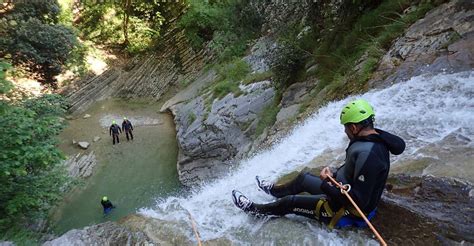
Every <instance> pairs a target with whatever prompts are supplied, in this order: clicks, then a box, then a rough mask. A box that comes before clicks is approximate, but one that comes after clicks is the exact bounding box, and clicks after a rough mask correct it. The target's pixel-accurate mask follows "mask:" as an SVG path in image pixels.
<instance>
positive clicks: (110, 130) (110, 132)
mask: <svg viewBox="0 0 474 246" xmlns="http://www.w3.org/2000/svg"><path fill="white" fill-rule="evenodd" d="M112 127H113V126H110V128H109V135H110V136H112Z"/></svg>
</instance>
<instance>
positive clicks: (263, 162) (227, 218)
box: [139, 72, 474, 245]
mask: <svg viewBox="0 0 474 246" xmlns="http://www.w3.org/2000/svg"><path fill="white" fill-rule="evenodd" d="M354 98H364V99H366V100H368V101H369V102H371V104H372V105H373V106H374V109H375V114H376V117H375V118H376V127H378V128H381V129H384V130H386V131H389V132H392V133H394V134H397V135H399V136H401V137H403V138H404V139H405V140H406V143H407V149H406V151H405V153H404V154H403V155H402V156H404V155H412V154H414V153H415V152H416V150H418V149H419V148H422V147H423V146H426V145H427V144H429V143H432V142H435V141H438V140H440V139H442V138H444V137H445V136H447V135H448V134H450V133H451V132H453V131H455V130H458V129H467V130H466V131H464V132H465V134H466V136H465V137H467V138H470V139H473V137H474V136H473V132H474V130H473V126H472V122H474V113H473V112H474V72H464V73H457V74H450V75H445V74H441V75H437V76H434V77H429V76H418V77H414V78H412V79H410V80H409V81H406V82H403V83H399V84H395V85H393V86H391V87H389V88H386V89H383V90H374V91H370V92H368V93H365V94H363V95H359V96H353V97H349V98H346V99H345V100H342V101H337V102H331V103H329V104H328V105H326V106H325V107H323V108H321V109H319V110H318V111H317V112H316V113H314V114H313V115H312V116H311V117H310V118H309V119H307V120H306V121H305V122H304V123H303V124H301V125H300V126H298V127H296V128H295V129H294V130H293V131H292V132H291V134H289V136H288V137H286V138H285V139H282V140H281V141H280V142H279V143H277V144H276V145H275V146H273V148H271V149H270V150H266V151H264V152H262V153H259V154H257V155H255V156H254V157H252V158H251V159H248V160H243V161H241V163H240V164H239V167H238V168H237V169H236V170H235V171H233V172H231V173H229V174H228V175H227V176H226V177H222V178H221V179H220V180H217V181H215V182H213V183H210V184H207V185H204V186H203V187H201V188H200V189H199V190H197V191H194V192H192V194H189V195H184V196H183V197H169V198H167V199H164V200H160V201H159V202H157V205H156V207H154V208H142V209H140V210H139V213H141V214H143V215H145V216H149V217H153V218H158V219H162V220H167V221H188V220H189V218H188V217H187V211H189V212H190V213H191V214H192V215H193V216H194V219H195V221H196V223H197V226H198V228H199V232H200V234H201V237H202V239H203V240H209V239H214V238H221V237H226V238H229V239H230V240H235V241H236V242H239V243H241V244H250V243H252V242H251V241H246V240H247V239H245V237H242V236H239V235H241V234H245V233H248V234H255V233H257V232H258V230H260V229H261V228H262V227H264V225H265V223H266V221H262V220H259V219H254V218H252V217H250V216H248V215H246V214H245V213H243V212H242V211H240V210H239V209H237V208H236V207H235V206H234V205H233V203H232V200H231V198H230V195H231V191H232V189H238V190H240V191H242V192H243V193H244V194H245V195H247V196H248V197H249V198H251V199H252V200H253V201H256V202H269V201H272V198H271V197H270V196H268V195H266V194H265V193H263V192H261V191H260V192H259V191H257V189H256V187H255V184H254V177H255V175H260V176H262V177H265V178H266V179H267V180H276V179H277V178H278V177H280V176H281V175H284V174H286V173H288V172H291V171H294V170H297V169H299V168H302V167H304V166H305V165H306V164H307V163H308V162H309V161H311V160H312V159H313V158H315V157H317V156H318V155H320V154H321V153H323V152H325V151H330V150H341V149H344V148H345V147H346V145H347V143H348V140H347V137H346V136H345V134H344V129H343V126H341V125H340V124H339V113H340V109H341V108H342V107H343V105H344V104H345V103H347V102H348V101H349V100H353V99H354ZM396 160H397V158H392V163H394V162H396ZM302 221H306V220H304V219H303V220H302ZM306 222H307V221H306ZM302 223H303V222H302ZM307 224H308V225H310V226H306V227H307V228H308V229H309V231H311V232H312V233H313V235H312V236H311V237H314V238H315V240H316V241H320V240H319V239H318V238H320V237H321V235H324V239H321V240H324V241H320V242H324V244H328V245H332V244H337V245H339V244H343V243H347V240H349V243H348V244H351V243H350V240H357V238H361V237H365V236H360V235H359V234H357V233H356V232H345V233H346V234H340V233H339V234H336V233H332V232H328V231H327V230H326V228H325V227H324V226H320V225H319V224H317V223H307ZM280 226H282V227H285V224H284V223H283V224H282V225H280ZM286 230H287V231H288V230H292V229H291V228H290V227H288V228H286ZM274 237H278V235H274ZM341 237H344V238H345V239H346V240H341ZM190 238H192V234H190ZM248 240H251V239H248ZM305 240H306V239H305Z"/></svg>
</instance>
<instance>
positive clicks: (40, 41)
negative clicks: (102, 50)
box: [0, 1, 78, 84]
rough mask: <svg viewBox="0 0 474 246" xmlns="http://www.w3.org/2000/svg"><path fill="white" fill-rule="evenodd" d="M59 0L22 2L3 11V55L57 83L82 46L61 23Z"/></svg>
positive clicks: (0, 24)
mask: <svg viewBox="0 0 474 246" xmlns="http://www.w3.org/2000/svg"><path fill="white" fill-rule="evenodd" d="M59 10H60V8H59V5H58V4H57V2H56V1H45V4H40V3H39V2H37V1H32V2H29V3H27V2H20V3H18V4H15V6H14V7H13V8H12V9H11V10H10V11H6V12H4V13H2V14H0V19H1V20H2V21H0V34H1V36H0V55H1V56H2V57H8V59H10V62H11V63H12V64H13V65H14V66H15V67H16V68H17V69H20V70H23V71H26V72H28V73H29V74H30V75H32V76H33V77H36V78H37V79H38V80H40V81H41V82H44V83H51V84H54V82H55V78H54V77H55V76H56V75H58V74H59V73H61V71H62V69H63V66H65V65H66V63H67V61H68V58H69V55H70V54H71V53H72V51H73V50H74V49H75V47H77V46H78V42H77V39H76V36H75V34H74V32H73V31H72V29H71V28H68V27H66V26H64V25H62V24H58V23H57V21H58V14H59Z"/></svg>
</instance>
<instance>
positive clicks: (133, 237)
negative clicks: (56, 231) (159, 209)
mask: <svg viewBox="0 0 474 246" xmlns="http://www.w3.org/2000/svg"><path fill="white" fill-rule="evenodd" d="M152 244H153V241H152V240H151V239H150V238H148V237H147V236H146V235H145V233H143V232H141V231H132V230H130V229H128V228H127V227H124V226H121V225H119V224H117V223H115V222H106V223H102V224H98V225H94V226H89V227H85V228H83V229H81V230H77V229H74V230H70V231H68V232H66V233H65V234H64V235H62V236H61V237H59V238H56V239H54V240H51V241H47V242H45V243H44V244H43V246H56V245H58V246H60V245H61V246H62V245H152Z"/></svg>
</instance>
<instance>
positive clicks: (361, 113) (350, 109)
mask: <svg viewBox="0 0 474 246" xmlns="http://www.w3.org/2000/svg"><path fill="white" fill-rule="evenodd" d="M371 116H375V113H374V109H373V108H372V106H370V104H369V102H367V101H366V100H364V99H357V100H354V101H351V102H349V103H348V104H346V106H344V108H342V111H341V124H343V125H345V124H347V123H359V122H361V121H363V120H366V119H368V118H369V117H371Z"/></svg>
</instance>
